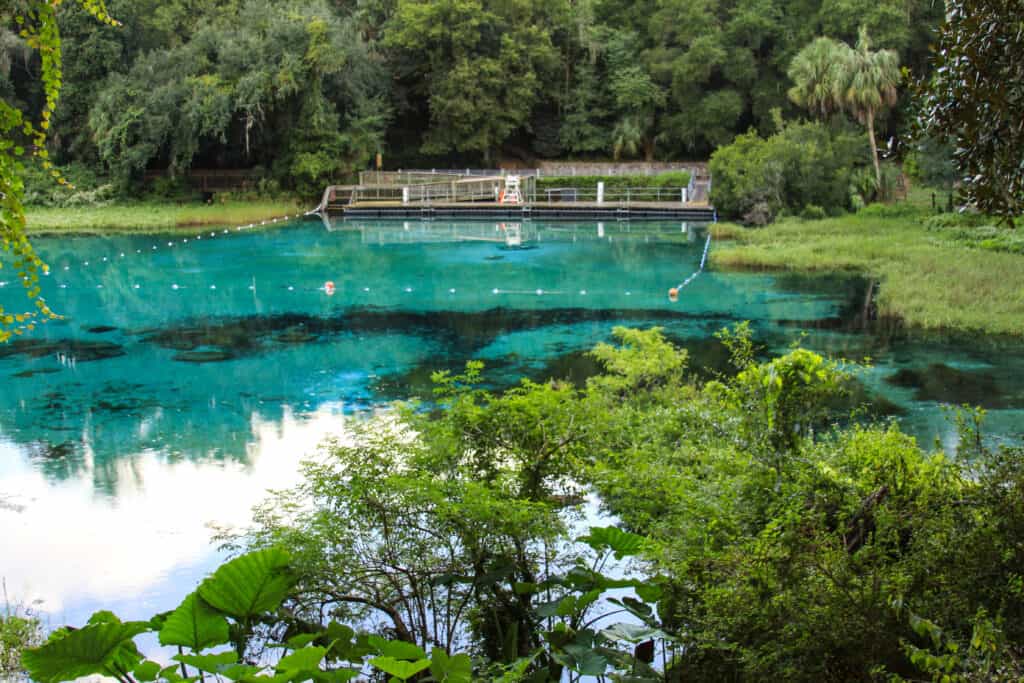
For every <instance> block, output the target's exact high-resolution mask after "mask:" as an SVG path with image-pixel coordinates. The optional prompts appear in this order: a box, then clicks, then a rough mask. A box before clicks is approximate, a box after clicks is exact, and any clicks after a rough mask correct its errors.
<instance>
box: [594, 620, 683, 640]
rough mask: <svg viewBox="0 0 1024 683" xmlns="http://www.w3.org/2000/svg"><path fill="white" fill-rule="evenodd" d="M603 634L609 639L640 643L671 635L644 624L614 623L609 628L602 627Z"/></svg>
mask: <svg viewBox="0 0 1024 683" xmlns="http://www.w3.org/2000/svg"><path fill="white" fill-rule="evenodd" d="M601 635H603V636H604V637H605V638H608V639H609V640H624V641H626V642H628V643H639V642H640V641H643V640H650V639H651V638H668V637H669V636H668V635H667V634H666V633H665V632H664V631H662V630H661V629H659V628H652V627H650V626H644V625H642V624H625V623H620V624H614V625H612V626H609V627H608V628H604V629H601Z"/></svg>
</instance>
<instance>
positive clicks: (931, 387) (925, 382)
mask: <svg viewBox="0 0 1024 683" xmlns="http://www.w3.org/2000/svg"><path fill="white" fill-rule="evenodd" d="M885 381H886V382H888V383H889V384H892V385H893V386H897V387H903V388H905V389H915V392H914V400H915V401H932V402H936V403H967V404H969V405H976V406H981V407H982V408H1010V407H1012V405H1011V401H1010V400H1009V399H1008V397H1007V396H1006V394H1005V392H1003V391H1002V389H1001V388H1000V386H999V383H998V381H996V378H995V377H994V376H993V375H992V374H991V373H988V372H985V371H968V370H958V369H956V368H951V367H949V366H948V365H945V364H944V363H934V364H932V365H930V366H928V367H927V368H926V369H924V370H920V369H911V368H903V369H902V370H899V371H898V372H896V373H895V374H893V375H890V376H889V377H886V379H885Z"/></svg>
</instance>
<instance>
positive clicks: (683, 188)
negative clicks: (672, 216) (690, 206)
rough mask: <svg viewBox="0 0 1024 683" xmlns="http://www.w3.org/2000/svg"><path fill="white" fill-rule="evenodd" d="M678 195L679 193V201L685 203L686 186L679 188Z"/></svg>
mask: <svg viewBox="0 0 1024 683" xmlns="http://www.w3.org/2000/svg"><path fill="white" fill-rule="evenodd" d="M679 195H680V199H679V201H681V202H682V203H683V204H685V203H686V188H685V187H681V188H679Z"/></svg>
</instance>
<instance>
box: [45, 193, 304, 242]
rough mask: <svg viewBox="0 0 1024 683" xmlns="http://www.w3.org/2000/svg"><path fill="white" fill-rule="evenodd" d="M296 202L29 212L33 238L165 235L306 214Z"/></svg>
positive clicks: (157, 205)
mask: <svg viewBox="0 0 1024 683" xmlns="http://www.w3.org/2000/svg"><path fill="white" fill-rule="evenodd" d="M310 208H311V207H301V206H299V205H298V204H296V203H294V202H292V201H287V200H285V201H252V202H245V201H234V202H226V203H223V204H219V203H218V204H180V205H179V204H170V203H166V204H164V203H139V204H113V205H110V206H92V207H81V208H78V207H75V208H59V209H51V208H37V207H28V208H27V216H26V218H27V224H28V231H29V233H30V234H33V235H39V234H109V233H111V232H165V231H173V230H177V229H180V230H188V229H191V228H194V227H196V226H199V225H211V226H212V225H218V226H219V225H224V226H227V225H241V224H244V223H251V222H254V221H261V220H266V219H268V218H278V217H281V216H286V215H292V216H294V215H295V214H297V213H299V214H301V213H304V212H305V211H307V210H309V209H310Z"/></svg>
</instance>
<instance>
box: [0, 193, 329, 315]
mask: <svg viewBox="0 0 1024 683" xmlns="http://www.w3.org/2000/svg"><path fill="white" fill-rule="evenodd" d="M313 213H316V210H315V209H314V210H313V211H311V212H306V213H304V214H298V213H296V214H288V215H285V216H278V217H276V218H271V219H267V220H263V221H260V222H259V223H248V224H246V225H239V226H236V227H235V231H236V232H241V231H243V230H250V229H252V228H255V227H258V226H264V225H272V224H276V223H278V222H281V221H289V220H292V219H295V218H303V217H305V216H309V215H311V214H313ZM230 233H231V228H224V229H222V230H221V231H219V232H218V231H216V230H213V231H211V232H210V235H209V236H210V237H211V238H213V237H216V236H217V235H228V234H230ZM202 238H203V236H202V235H201V234H197V235H195V237H194V238H193V239H194V240H196V241H200V240H202ZM188 242H189V238H188V237H183V238H182V239H181V242H180V243H181V244H182V245H184V244H188ZM176 244H178V243H177V242H175V241H173V240H172V241H170V242H168V243H167V246H168V247H169V248H173V247H174V246H175V245H176ZM142 251H143V248H142V247H140V248H138V249H136V250H135V253H136V254H142ZM148 251H150V252H153V251H159V247H158V245H156V244H153V245H151V246H150V249H149V250H148ZM118 258H125V253H124V252H120V253H119V254H118ZM111 260H112V259H111V258H110V257H109V256H103V257H102V258H101V259H100V262H101V263H110V262H111ZM81 267H82V268H90V267H92V260H88V261H83V262H82V265H81ZM62 270H63V271H64V272H70V271H71V266H70V265H65V266H64V267H63V269H62ZM42 274H43V276H44V277H48V276H50V275H51V274H52V273H51V270H50V267H49V265H46V266H44V267H43V269H42ZM7 284H8V283H7V282H6V281H5V282H2V283H0V287H6V286H7ZM58 288H59V289H68V285H67V283H60V284H58ZM216 288H217V287H216V285H211V286H210V289H216ZM96 289H103V285H102V284H98V285H96ZM132 289H136V290H137V289H140V286H139V285H138V284H134V285H132ZM172 289H184V287H179V286H178V285H173V286H172ZM250 289H252V288H250ZM39 301H41V302H43V303H45V302H46V299H45V298H44V297H39ZM42 322H43V323H46V322H48V320H46V319H44V320H42ZM34 327H35V325H34V324H31V323H26V324H23V325H18V326H16V327H14V328H12V329H13V330H15V334H19V335H20V334H23V333H24V332H26V331H29V330H31V329H32V328H34Z"/></svg>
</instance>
